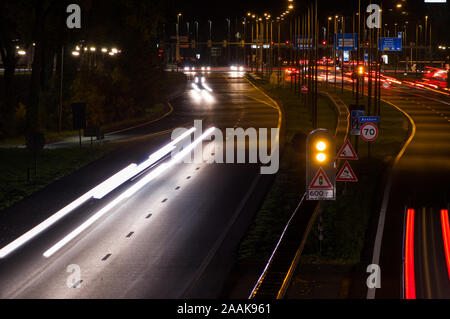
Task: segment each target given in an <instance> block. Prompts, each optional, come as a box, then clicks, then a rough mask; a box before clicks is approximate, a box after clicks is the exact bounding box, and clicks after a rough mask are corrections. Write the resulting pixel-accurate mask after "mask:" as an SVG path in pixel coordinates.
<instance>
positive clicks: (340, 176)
mask: <svg viewBox="0 0 450 319" xmlns="http://www.w3.org/2000/svg"><path fill="white" fill-rule="evenodd" d="M336 181H337V182H353V183H356V182H357V181H358V178H357V177H356V174H355V172H353V170H352V167H351V166H350V164H349V162H347V161H345V164H344V165H342V168H341V169H340V170H339V173H337V175H336Z"/></svg>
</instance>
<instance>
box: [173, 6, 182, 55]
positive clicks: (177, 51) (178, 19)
mask: <svg viewBox="0 0 450 319" xmlns="http://www.w3.org/2000/svg"><path fill="white" fill-rule="evenodd" d="M181 16H182V14H181V13H178V15H177V47H176V53H175V54H176V56H175V60H176V62H178V61H179V60H180V17H181Z"/></svg>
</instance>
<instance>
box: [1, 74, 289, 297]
mask: <svg viewBox="0 0 450 319" xmlns="http://www.w3.org/2000/svg"><path fill="white" fill-rule="evenodd" d="M188 76H189V77H190V83H189V86H188V89H187V91H186V92H185V94H183V95H181V96H179V97H177V98H176V99H174V100H172V101H171V104H172V105H173V108H174V111H173V113H172V114H170V116H168V117H166V118H164V119H162V120H161V121H158V122H155V123H151V124H149V125H145V126H141V127H138V128H135V129H132V130H130V131H127V132H120V133H118V134H127V135H128V136H129V137H130V136H131V137H135V139H133V141H132V142H130V143H124V145H123V146H122V147H120V148H119V149H118V150H117V151H115V152H113V153H112V154H110V155H108V156H106V157H104V158H102V159H101V160H99V161H97V162H95V163H93V164H91V165H89V166H87V167H85V168H83V169H81V170H80V171H78V172H76V173H74V174H72V175H70V176H68V177H65V178H63V179H62V180H60V181H58V182H56V183H54V184H52V185H50V186H49V187H47V188H45V189H43V190H42V191H39V192H38V193H36V194H35V195H33V196H31V197H30V198H28V199H26V200H24V201H23V202H21V203H19V204H17V205H15V206H13V207H11V208H10V209H8V210H6V211H4V212H3V213H4V214H2V216H1V220H0V222H1V223H0V224H1V225H2V232H3V235H2V237H1V238H0V249H1V248H2V247H5V246H6V245H7V244H8V243H10V242H11V241H13V240H14V239H16V238H18V237H19V236H21V235H22V234H23V233H25V232H27V231H28V230H29V229H31V228H33V227H34V226H36V225H37V224H39V223H41V222H42V221H44V220H45V219H47V218H48V217H49V216H51V215H52V214H54V213H55V212H56V211H58V210H60V209H61V208H63V207H64V206H65V205H67V204H69V203H70V202H72V201H74V200H76V199H77V198H79V197H80V196H81V195H83V194H84V193H85V192H87V191H89V190H90V189H92V188H93V187H95V186H96V185H98V184H100V183H101V182H103V181H104V180H106V179H107V178H109V177H110V176H112V175H113V174H114V173H116V172H118V171H120V170H121V169H122V168H124V167H127V165H129V164H131V163H136V164H140V163H142V162H144V161H145V160H146V159H148V156H149V155H150V154H152V153H155V152H156V151H157V150H159V149H160V148H161V147H162V146H164V145H167V143H169V142H170V134H169V133H170V131H171V130H172V129H174V128H176V127H179V126H183V127H186V128H190V127H192V126H193V123H194V120H195V119H202V120H203V130H204V131H206V129H207V128H208V127H212V126H214V127H216V128H218V129H222V130H223V132H225V130H224V129H225V128H234V127H242V128H247V127H255V128H264V127H265V128H276V127H277V125H279V121H280V119H279V116H280V114H279V112H278V110H277V106H276V105H274V104H273V103H272V102H270V100H269V99H267V97H266V96H264V95H263V93H262V92H260V91H258V90H257V89H255V88H254V87H253V86H252V85H250V83H249V82H248V81H247V80H246V79H245V78H244V74H243V73H240V72H234V73H230V72H220V73H210V74H204V75H203V76H204V77H205V83H207V85H208V87H209V89H210V90H205V89H204V88H203V89H202V88H200V89H199V91H197V90H196V89H193V88H194V87H193V86H191V85H192V84H193V83H194V82H195V77H196V76H194V75H193V74H188ZM200 79H201V77H200ZM160 132H162V133H160ZM192 141H194V140H192ZM200 142H202V141H201V140H200ZM211 143H216V142H215V141H214V142H211ZM205 145H206V143H205ZM189 155H190V153H189V154H187V156H189ZM213 155H214V153H211V154H208V155H207V157H206V158H208V156H213ZM171 160H172V159H171V158H170V157H169V156H166V157H164V158H162V159H161V160H160V161H158V162H157V163H156V164H154V165H153V166H150V167H149V168H148V169H147V170H145V171H144V172H143V173H142V174H140V175H138V176H137V177H136V178H135V179H134V180H132V181H127V182H126V183H124V184H122V185H121V186H119V187H118V188H116V189H115V190H113V191H112V192H111V193H109V194H108V195H106V196H105V197H103V198H101V199H93V198H91V199H89V200H88V201H86V202H85V203H83V204H82V205H81V206H79V207H78V208H76V209H75V210H73V211H72V212H70V214H68V215H66V216H65V217H63V218H62V219H60V220H59V221H57V222H55V223H54V224H52V225H51V226H49V227H48V228H47V229H45V230H44V231H43V232H41V233H40V234H39V235H37V236H36V237H33V238H32V239H30V240H29V241H27V242H26V243H25V244H23V245H22V246H20V247H18V248H17V249H15V250H13V251H12V252H10V253H8V254H7V255H6V256H4V257H3V258H0V298H83V299H84V298H214V297H217V296H218V295H219V293H220V289H221V287H222V284H223V282H224V280H225V278H226V276H227V274H228V272H229V270H230V269H231V266H232V263H233V257H234V255H235V252H236V249H237V247H238V245H239V241H240V239H241V238H242V236H243V235H244V234H245V231H246V229H247V227H248V225H249V224H250V222H251V217H252V214H253V212H254V211H255V210H256V209H257V205H258V203H259V201H260V200H261V198H262V196H263V195H261V194H264V187H266V186H265V185H266V183H267V180H268V179H269V178H270V177H269V176H264V175H261V174H260V165H259V164H217V163H213V164H208V163H205V162H203V163H180V164H175V165H173V166H170V165H171V164H170V163H171ZM164 165H165V166H164ZM161 167H163V168H164V169H163V170H161V172H160V174H154V176H151V175H152V174H153V172H155V171H157V170H160V168H161ZM146 181H148V182H146ZM136 185H140V187H139V188H136ZM133 187H134V188H135V189H136V191H135V192H132V193H131V195H130V196H129V197H125V198H124V199H123V200H120V201H118V199H119V198H120V197H121V196H123V194H124V193H127V192H130V191H129V190H130V189H132V188H133ZM255 194H256V195H255ZM258 194H259V195H258ZM106 208H107V209H106ZM99 212H104V214H102V215H101V216H100V215H98V214H99ZM96 216H99V217H98V218H97V217H96ZM88 221H92V223H89V224H87V226H86V227H85V228H83V229H82V230H81V231H79V232H78V233H76V235H74V236H73V237H71V238H70V240H67V241H66V242H65V243H64V244H63V245H60V246H59V247H58V248H57V249H54V250H52V248H54V247H55V244H58V243H60V242H61V240H62V239H66V238H68V237H70V235H71V234H74V232H76V230H77V229H79V227H80V226H82V225H85V224H86V223H87V222H88ZM63 241H64V240H63ZM49 251H51V253H48V252H49ZM44 253H45V254H46V256H44ZM47 253H48V254H47ZM74 269H79V270H80V277H76V276H74V273H72V271H73V270H74Z"/></svg>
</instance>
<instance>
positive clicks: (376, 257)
mask: <svg viewBox="0 0 450 319" xmlns="http://www.w3.org/2000/svg"><path fill="white" fill-rule="evenodd" d="M381 100H382V101H383V102H385V103H387V104H390V105H392V106H393V107H395V108H396V109H397V110H398V111H400V112H401V113H402V114H403V115H405V116H406V117H407V118H408V120H409V122H410V124H411V135H410V136H409V138H408V140H407V141H406V142H405V145H403V148H402V149H401V150H400V152H399V153H398V154H397V156H396V157H395V160H394V164H393V165H392V169H391V172H390V173H389V176H388V180H387V182H386V186H385V189H384V193H383V202H382V204H381V210H380V217H379V218H378V227H377V234H376V236H375V244H374V248H373V255H372V264H375V265H379V264H380V254H381V242H382V241H383V232H384V223H385V220H386V211H387V206H388V203H389V194H390V192H391V186H392V176H393V171H394V169H395V166H397V164H398V162H399V161H400V159H401V158H402V156H403V154H404V153H405V151H406V149H407V147H408V146H409V144H410V143H411V142H412V140H413V139H414V136H415V135H416V124H415V123H414V120H413V119H412V117H411V116H410V115H409V114H408V113H406V112H405V111H403V110H402V109H401V108H399V107H398V106H396V105H395V104H392V103H391V102H388V101H386V100H384V99H381ZM375 292H376V288H368V290H367V299H375Z"/></svg>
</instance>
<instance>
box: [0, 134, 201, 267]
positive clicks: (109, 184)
mask: <svg viewBox="0 0 450 319" xmlns="http://www.w3.org/2000/svg"><path fill="white" fill-rule="evenodd" d="M195 130H196V129H195V127H193V128H191V129H189V130H187V131H186V132H185V133H183V134H181V135H180V136H179V137H177V138H176V139H175V140H173V141H172V142H170V143H169V144H167V145H166V146H164V147H162V148H161V149H159V150H158V151H156V152H154V153H153V154H151V155H150V156H149V159H148V160H146V161H145V162H143V163H141V164H140V165H139V166H138V165H136V164H134V163H133V164H131V165H129V166H127V167H126V168H124V169H123V170H121V171H120V172H118V173H116V174H115V175H113V176H112V177H110V178H108V179H107V180H105V181H104V182H103V183H101V184H99V185H97V186H96V187H94V188H93V189H91V190H90V191H88V192H87V193H85V194H84V195H82V196H81V197H79V198H77V199H76V200H74V201H73V202H71V203H70V204H69V205H67V206H65V207H64V208H62V209H60V210H59V211H57V212H56V213H55V214H53V215H52V216H50V217H49V218H47V219H46V220H44V221H43V222H42V223H40V224H38V225H37V226H35V227H34V228H32V229H31V230H29V231H28V232H26V233H25V234H23V235H21V236H20V237H18V238H17V239H15V240H14V241H12V242H11V243H9V244H8V245H6V246H4V247H3V248H2V249H0V259H1V258H4V257H5V256H7V255H8V254H10V253H11V252H13V251H14V250H16V249H17V248H19V247H21V246H23V245H24V244H25V243H27V242H28V241H30V240H31V239H33V238H34V237H36V236H37V235H39V234H40V233H41V232H43V231H44V230H46V229H47V228H49V227H50V226H52V225H53V224H54V223H56V222H57V221H59V220H60V219H62V218H63V217H65V216H66V215H68V214H69V213H71V212H72V211H74V210H75V209H76V208H78V207H80V206H81V205H83V204H84V203H86V202H87V201H88V200H90V199H91V198H95V199H101V198H103V197H104V196H106V195H107V194H109V193H110V192H112V191H113V190H114V189H116V188H117V187H119V186H120V185H122V184H123V183H125V182H126V181H128V180H129V179H131V178H132V177H134V176H136V175H138V174H139V173H141V172H143V171H144V170H146V169H147V168H149V167H150V166H151V165H153V164H155V163H156V162H158V161H159V160H160V159H162V158H163V157H164V156H166V155H167V154H169V153H170V152H172V151H173V150H174V148H175V145H176V144H177V143H179V142H180V141H182V140H183V139H185V138H186V137H188V136H189V135H191V134H192V133H193V132H194V131H195Z"/></svg>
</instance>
